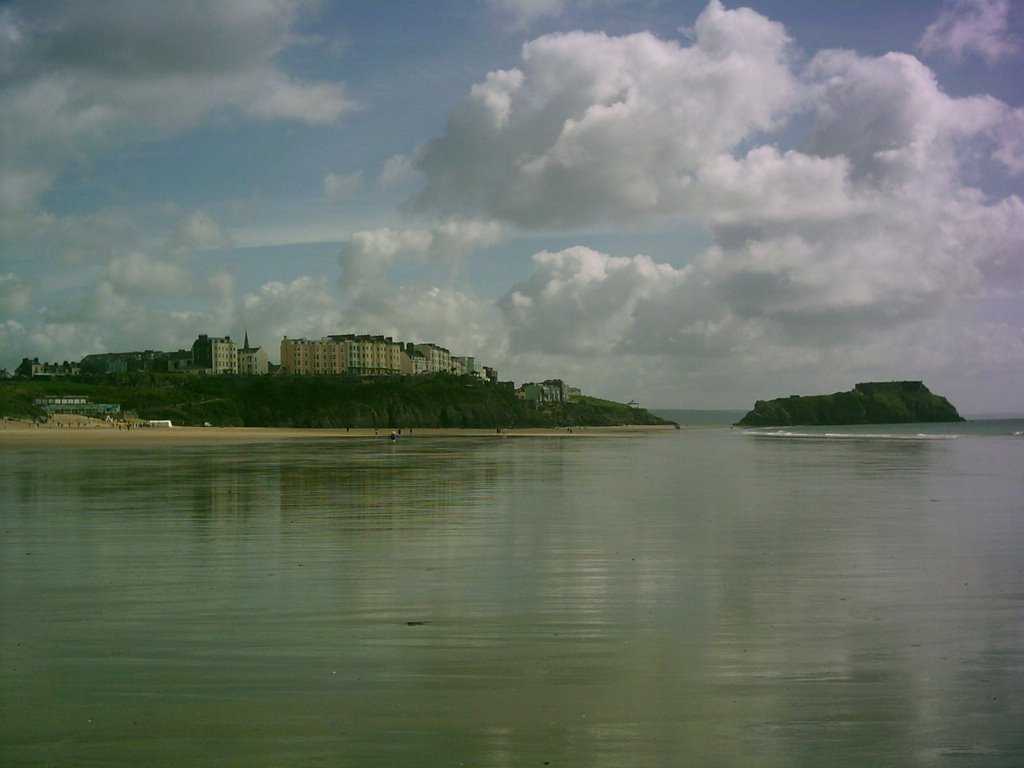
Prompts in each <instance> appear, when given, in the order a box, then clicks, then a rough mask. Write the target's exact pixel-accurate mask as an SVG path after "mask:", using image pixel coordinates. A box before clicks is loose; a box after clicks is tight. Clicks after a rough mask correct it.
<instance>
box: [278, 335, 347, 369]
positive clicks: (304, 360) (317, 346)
mask: <svg viewBox="0 0 1024 768" xmlns="http://www.w3.org/2000/svg"><path fill="white" fill-rule="evenodd" d="M281 370H282V371H284V372H285V373H292V374H295V375H299V376H324V375H332V374H333V375H337V374H342V373H348V372H349V369H348V346H347V345H346V344H345V343H344V342H338V341H333V340H331V339H326V338H325V339H320V340H319V341H311V340H308V339H289V338H288V337H287V336H285V337H284V338H283V339H281Z"/></svg>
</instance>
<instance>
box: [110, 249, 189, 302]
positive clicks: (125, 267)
mask: <svg viewBox="0 0 1024 768" xmlns="http://www.w3.org/2000/svg"><path fill="white" fill-rule="evenodd" d="M107 280H108V281H109V285H110V286H111V287H112V288H114V290H116V291H117V293H119V294H120V295H122V296H125V295H128V296H132V297H139V296H145V295H153V294H171V295H173V294H179V293H184V292H185V291H186V290H187V289H188V287H189V285H190V284H191V276H190V275H189V273H188V271H187V270H186V269H184V268H183V267H182V266H181V265H179V264H174V263H171V262H168V261H161V260H158V259H154V258H152V257H151V256H148V255H146V254H144V253H130V254H128V255H127V256H122V257H120V258H117V259H114V260H113V261H112V262H110V265H109V266H108V267H107Z"/></svg>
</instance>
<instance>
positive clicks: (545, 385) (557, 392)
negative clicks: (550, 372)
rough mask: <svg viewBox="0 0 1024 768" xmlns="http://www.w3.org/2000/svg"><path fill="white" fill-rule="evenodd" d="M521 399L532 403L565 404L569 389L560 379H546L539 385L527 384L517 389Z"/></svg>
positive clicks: (567, 399)
mask: <svg viewBox="0 0 1024 768" xmlns="http://www.w3.org/2000/svg"><path fill="white" fill-rule="evenodd" d="M519 391H520V392H522V396H523V399H525V400H526V401H527V402H532V403H538V404H543V403H567V402H569V388H568V387H567V386H566V385H565V382H564V381H562V380H561V379H548V380H546V381H542V382H541V383H539V384H534V383H533V382H529V383H527V384H523V386H522V387H520V389H519Z"/></svg>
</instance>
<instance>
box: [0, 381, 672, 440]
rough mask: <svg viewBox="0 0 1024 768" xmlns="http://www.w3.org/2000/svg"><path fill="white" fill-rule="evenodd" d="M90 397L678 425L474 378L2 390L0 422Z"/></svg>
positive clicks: (274, 413)
mask: <svg viewBox="0 0 1024 768" xmlns="http://www.w3.org/2000/svg"><path fill="white" fill-rule="evenodd" d="M49 395H84V396H86V397H88V398H89V399H90V400H91V401H92V402H94V403H118V404H120V406H121V409H122V411H131V412H134V413H135V414H136V415H137V416H138V417H139V418H141V419H171V420H172V421H173V422H174V423H175V424H181V425H186V426H187V425H194V426H198V425H202V424H204V423H209V424H211V425H214V426H225V427H226V426H237V427H322V428H345V427H379V428H381V429H390V428H396V427H414V428H415V427H421V428H429V427H451V428H481V429H483V428H487V429H494V428H497V427H560V426H575V425H580V426H611V425H620V424H671V423H672V422H670V421H666V420H664V419H659V418H658V417H656V416H653V415H652V414H650V413H649V412H647V411H646V410H643V409H641V408H630V407H628V406H626V405H624V404H621V403H614V402H610V401H606V400H598V399H596V398H587V397H585V398H581V399H580V400H579V401H578V402H573V403H565V404H553V405H543V406H536V405H534V404H531V403H527V402H524V401H522V400H520V399H519V398H517V397H516V396H515V394H514V393H513V392H512V390H511V389H509V388H507V387H504V386H501V385H496V384H490V383H487V382H483V381H480V380H479V379H476V378H474V377H470V376H448V375H443V374H442V375H437V376H422V377H411V376H389V377H379V378H360V377H355V376H207V377H202V376H190V375H185V374H154V373H133V374H110V375H105V376H79V377H71V378H64V379H59V380H54V381H37V380H30V381H21V380H13V381H4V382H0V415H5V416H12V417H20V418H26V417H27V418H36V417H39V416H41V415H43V412H42V411H41V410H40V409H39V408H38V407H36V406H34V405H33V404H32V401H33V399H35V398H38V397H46V396H49Z"/></svg>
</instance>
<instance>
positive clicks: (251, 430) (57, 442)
mask: <svg viewBox="0 0 1024 768" xmlns="http://www.w3.org/2000/svg"><path fill="white" fill-rule="evenodd" d="M674 429H675V427H674V426H672V425H667V426H666V425H629V426H619V427H571V428H569V427H552V428H527V427H524V428H521V429H502V430H500V431H499V430H496V429H412V430H410V429H406V428H403V429H402V431H401V433H400V435H399V436H398V439H399V440H408V439H415V438H416V437H424V436H434V437H436V436H447V437H495V438H501V437H527V436H532V437H588V436H589V437H596V436H605V437H607V436H614V435H637V434H644V433H651V432H665V431H671V430H674ZM390 435H391V429H390V428H379V429H376V430H374V429H369V428H359V429H297V428H290V427H178V426H171V427H151V426H146V425H144V424H142V423H139V424H134V425H132V426H131V427H130V428H129V427H128V426H127V425H125V424H120V425H119V424H118V423H117V422H113V423H111V422H105V421H102V420H99V419H91V418H88V417H85V416H73V415H64V416H61V417H60V418H59V420H55V421H52V422H48V423H45V424H34V423H33V422H30V421H25V420H11V419H8V420H5V421H4V422H3V424H2V426H0V449H3V448H31V447H39V448H45V447H57V446H67V447H78V448H87V447H102V446H131V445H140V446H151V445H197V444H210V443H223V444H230V443H256V442H274V441H280V440H310V439H313V440H315V439H338V438H367V437H379V438H381V439H388V438H389V437H390Z"/></svg>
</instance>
